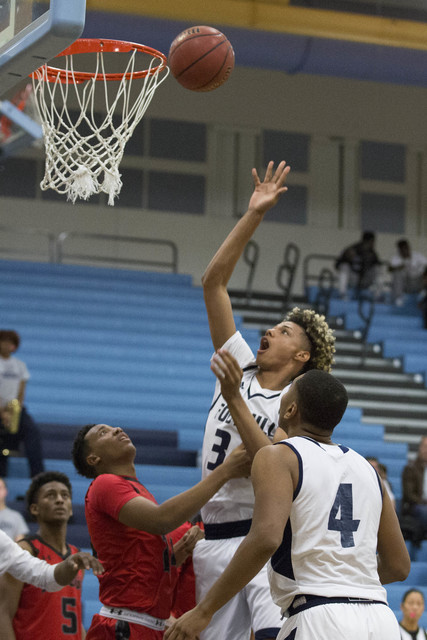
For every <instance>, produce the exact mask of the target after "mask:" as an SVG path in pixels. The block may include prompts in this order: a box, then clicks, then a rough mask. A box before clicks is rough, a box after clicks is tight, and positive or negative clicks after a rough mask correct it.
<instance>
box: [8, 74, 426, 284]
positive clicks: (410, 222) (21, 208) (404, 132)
mask: <svg viewBox="0 0 427 640" xmlns="http://www.w3.org/2000/svg"><path fill="white" fill-rule="evenodd" d="M426 107H427V90H425V89H420V88H413V87H400V86H397V85H387V84H375V83H372V82H362V81H352V80H340V79H334V78H327V77H321V76H308V75H295V76H289V75H285V74H283V73H280V72H276V71H263V70H256V69H247V68H239V67H238V68H236V69H235V70H234V72H233V75H232V77H231V78H230V80H229V81H228V83H227V84H225V85H224V86H223V87H221V88H220V89H218V90H216V91H214V92H212V93H208V94H198V93H193V92H190V91H186V90H184V89H182V88H181V87H180V86H179V85H177V83H176V82H175V80H174V79H172V78H168V80H167V81H166V82H165V83H164V84H163V85H162V86H161V87H159V89H158V90H157V93H156V95H155V97H154V99H153V102H152V103H151V105H150V107H149V109H148V112H147V116H146V117H147V118H161V119H166V120H184V121H189V122H191V121H193V122H198V123H206V124H207V132H208V133H207V139H208V144H207V157H206V161H205V162H201V163H200V162H199V163H192V162H183V163H177V161H173V160H170V159H156V160H155V161H153V160H152V159H149V158H147V157H140V158H136V157H133V156H125V158H124V160H123V167H128V168H134V169H138V168H140V169H142V170H144V171H147V170H148V169H149V168H150V167H152V166H155V167H156V168H157V169H158V170H160V171H161V170H164V171H170V172H174V171H178V172H179V171H183V172H184V173H188V174H198V173H201V174H203V175H204V176H205V177H206V207H205V213H204V214H203V215H194V214H191V215H188V214H185V213H177V212H173V211H150V210H149V209H147V208H143V209H137V208H130V207H123V206H122V207H121V206H120V199H119V200H118V201H117V203H116V205H115V206H114V207H108V206H107V205H106V204H105V205H104V204H102V205H98V204H87V203H84V204H75V205H72V204H70V203H67V202H65V201H63V200H62V199H55V200H54V201H49V200H44V199H42V197H41V193H40V192H39V189H38V188H37V190H36V193H35V197H34V198H20V197H4V193H5V191H4V187H3V189H2V190H0V206H1V224H3V225H13V226H20V227H21V228H29V227H42V228H47V229H50V230H52V231H53V232H55V233H56V232H60V231H64V230H74V231H86V232H91V233H107V234H125V235H134V236H143V237H150V238H167V239H171V240H174V241H175V242H176V243H177V245H178V248H179V270H180V272H182V273H189V274H191V275H192V276H193V277H194V282H195V283H196V284H198V283H199V282H200V276H201V274H202V273H203V270H204V268H205V266H206V264H207V262H208V260H209V259H210V257H211V256H212V255H213V253H214V251H215V250H216V248H217V246H218V245H219V244H220V242H221V241H222V239H223V238H224V237H225V235H226V233H227V232H228V231H229V230H230V229H231V228H232V226H233V224H234V223H235V221H236V216H237V215H238V214H239V213H242V212H243V211H244V210H245V206H246V203H247V200H248V198H249V196H250V193H251V190H252V183H251V175H250V170H251V167H252V166H257V167H258V168H259V169H260V170H262V165H263V157H262V150H261V151H260V140H262V131H264V130H273V131H274V130H277V131H286V132H288V133H299V134H305V135H307V136H309V137H310V151H309V165H308V170H307V171H296V172H294V173H291V177H290V179H289V187H290V191H289V194H290V193H291V190H292V185H295V186H302V187H304V189H305V190H306V193H307V202H306V223H305V224H289V223H286V215H287V212H286V197H287V196H286V195H285V196H284V198H283V200H284V205H283V208H281V209H280V211H283V219H284V222H267V221H264V223H263V225H262V226H261V227H260V228H259V229H258V231H257V233H256V235H255V240H256V241H257V242H258V243H259V245H260V263H259V268H258V271H257V274H256V280H255V283H254V287H255V289H258V290H259V289H265V290H267V291H275V290H276V284H275V272H276V269H277V266H278V264H279V263H280V261H281V259H282V256H283V251H284V247H285V245H286V243H287V242H289V241H292V242H295V243H296V244H297V245H298V246H299V247H300V249H301V252H302V257H304V256H305V255H307V254H310V253H327V254H337V253H338V252H339V251H340V249H341V248H342V247H343V246H345V245H347V244H349V243H351V242H353V241H355V240H357V239H358V238H359V235H360V231H361V229H362V228H365V229H366V228H369V226H370V225H369V218H368V219H367V215H370V214H369V210H366V209H365V211H362V210H361V204H360V203H361V202H365V201H366V200H368V201H370V195H372V194H373V195H374V196H375V195H378V194H379V195H380V198H379V200H380V202H381V197H383V196H384V197H385V198H386V199H385V200H384V202H386V203H387V202H388V201H387V197H391V201H390V202H392V201H393V202H394V201H396V202H404V207H405V210H404V211H402V212H400V213H399V211H398V212H397V214H396V216H397V217H396V216H395V217H390V224H388V219H387V215H388V213H387V210H384V211H381V210H378V212H376V213H375V219H373V220H372V227H371V228H373V229H374V230H375V229H378V230H380V231H379V233H378V242H377V248H378V252H379V254H380V256H381V257H382V258H384V259H387V258H389V257H390V255H391V254H392V253H393V250H394V243H395V241H396V239H397V238H399V237H400V236H401V235H405V236H406V237H408V238H409V239H410V241H411V242H412V245H413V248H414V249H416V250H419V251H422V252H423V253H427V247H426V234H427V213H426V212H427V200H426V187H427V172H426V166H427V163H426V155H425V154H426V144H425V141H426V140H427V122H426V116H425V114H426V111H427V109H426ZM140 126H142V125H140ZM361 141H368V142H370V141H371V142H377V143H387V145H389V144H392V145H397V148H398V150H399V149H400V150H402V149H403V155H402V154H401V156H400V162H401V164H402V162H403V167H404V170H403V175H402V176H401V177H400V178H399V177H398V179H397V180H394V179H390V178H389V179H387V176H388V175H389V176H391V178H392V177H393V175H394V174H393V171H394V169H395V166H394V165H393V159H391V161H390V162H391V164H390V167H389V169H390V170H389V171H388V172H387V171H386V172H385V175H382V174H381V172H380V175H379V176H377V175H375V170H376V168H377V167H378V166H379V165H380V164H381V162H379V163H378V162H376V159H375V157H373V158H372V159H371V162H370V163H368V165H367V166H368V169H367V170H366V171H367V172H368V177H367V176H366V175H363V176H362V175H361V165H360V153H361V152H360V149H361V148H362V147H361ZM387 145H386V147H387V148H388V146H387ZM362 146H363V145H362ZM380 146H381V145H380ZM391 148H392V150H393V147H391ZM23 156H24V157H28V158H35V159H37V158H41V157H42V153H41V151H38V150H36V149H31V150H27V151H25V152H24V153H23ZM283 157H284V159H286V160H287V161H288V162H289V164H290V165H291V166H292V163H293V158H292V157H286V150H285V149H284V153H283ZM397 164H399V158H398V159H397ZM40 167H41V161H40ZM40 171H41V169H40ZM366 171H365V174H366ZM369 171H371V172H373V173H372V176H371V177H369ZM39 177H40V176H39ZM0 182H1V176H0ZM0 189H1V186H0ZM396 198H397V200H396ZM171 199H172V200H173V194H171ZM399 199H400V200H399ZM374 201H375V198H374ZM367 211H368V212H367ZM288 215H289V214H288ZM399 216H400V217H399ZM4 239H5V238H4ZM6 239H7V244H8V245H9V246H14V247H16V248H17V249H18V250H19V248H20V247H22V253H21V257H23V258H25V256H26V255H28V253H27V251H29V250H30V249H31V243H32V242H33V243H35V244H38V245H39V244H40V241H39V240H37V238H34V239H33V240H28V238H27V239H26V240H25V246H24V245H23V240H22V238H19V237H18V236H16V235H14V234H8V235H7V237H6ZM1 246H4V241H3V242H2V243H1ZM122 250H123V249H122ZM117 251H118V253H117V255H119V254H120V250H119V249H118V250H117ZM125 251H126V250H125ZM0 256H1V257H8V256H7V255H6V254H1V253H0ZM246 275H247V268H246V267H245V265H244V264H239V266H238V268H237V269H236V272H235V274H234V276H233V279H232V282H231V285H232V286H234V287H240V286H243V285H244V283H245V280H246ZM301 286H302V283H301V267H300V269H299V273H298V278H297V283H296V287H297V290H301Z"/></svg>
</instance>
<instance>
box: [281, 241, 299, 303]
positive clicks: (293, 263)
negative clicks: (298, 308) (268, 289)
mask: <svg viewBox="0 0 427 640" xmlns="http://www.w3.org/2000/svg"><path fill="white" fill-rule="evenodd" d="M300 253H301V252H300V250H299V247H298V246H297V245H296V244H294V243H293V242H289V243H288V244H287V245H286V247H285V253H284V256H283V262H282V263H281V264H279V266H278V269H277V273H276V282H277V286H278V287H279V289H282V291H283V302H282V311H283V312H285V311H287V309H288V305H289V302H290V300H291V294H292V287H293V284H294V278H295V272H296V270H297V267H298V264H299V259H300Z"/></svg>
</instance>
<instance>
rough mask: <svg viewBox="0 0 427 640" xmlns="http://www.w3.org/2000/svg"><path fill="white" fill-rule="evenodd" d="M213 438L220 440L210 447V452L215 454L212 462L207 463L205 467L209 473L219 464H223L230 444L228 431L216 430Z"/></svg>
mask: <svg viewBox="0 0 427 640" xmlns="http://www.w3.org/2000/svg"><path fill="white" fill-rule="evenodd" d="M215 437H217V438H219V439H220V442H218V443H215V444H214V446H213V447H212V451H213V452H214V453H216V454H217V457H216V460H215V461H214V462H208V464H207V465H206V466H207V468H208V469H209V471H212V470H213V469H216V467H218V466H219V465H220V464H222V463H223V462H224V458H225V454H226V453H227V449H228V445H229V444H230V440H231V436H230V434H229V433H228V431H224V430H223V429H217V430H216V431H215Z"/></svg>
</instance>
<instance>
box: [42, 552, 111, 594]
mask: <svg viewBox="0 0 427 640" xmlns="http://www.w3.org/2000/svg"><path fill="white" fill-rule="evenodd" d="M80 569H82V570H85V569H92V571H93V573H94V574H95V575H96V576H99V575H100V574H101V573H104V567H103V566H102V564H101V563H100V562H99V560H97V559H96V558H95V557H94V556H92V555H91V554H90V553H86V552H85V551H79V552H77V553H73V555H71V556H68V558H66V559H65V560H63V562H59V563H58V564H57V565H56V566H55V572H54V576H55V580H56V582H57V583H58V584H60V585H62V586H63V587H64V586H65V585H67V584H70V582H72V581H73V580H74V578H75V577H76V575H77V573H78V572H79V571H80Z"/></svg>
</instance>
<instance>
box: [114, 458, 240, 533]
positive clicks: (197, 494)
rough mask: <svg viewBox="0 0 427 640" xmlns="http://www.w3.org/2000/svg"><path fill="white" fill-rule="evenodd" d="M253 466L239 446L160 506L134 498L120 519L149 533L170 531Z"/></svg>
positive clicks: (126, 505) (128, 503)
mask: <svg viewBox="0 0 427 640" xmlns="http://www.w3.org/2000/svg"><path fill="white" fill-rule="evenodd" d="M250 469H251V465H250V460H249V456H248V454H247V453H246V451H245V450H244V448H243V446H240V447H237V448H236V449H234V451H232V452H231V454H230V455H229V456H228V457H227V458H226V459H225V461H224V462H223V463H222V464H220V465H219V466H218V467H217V468H216V469H214V470H213V471H212V473H210V474H209V475H208V476H207V477H206V478H204V479H203V480H202V481H201V482H199V483H198V484H196V485H195V486H194V487H191V489H188V491H184V492H183V493H180V494H178V495H177V496H174V497H173V498H169V500H166V501H165V502H163V503H162V504H160V505H158V504H155V503H154V502H151V501H150V500H147V499H146V498H143V497H142V496H138V497H137V498H132V499H131V500H129V502H127V503H126V504H125V505H124V506H123V507H122V508H121V510H120V513H119V521H120V522H121V523H122V524H125V525H126V526H128V527H133V528H134V529H139V530H140V531H147V532H148V533H154V534H159V535H161V534H165V533H169V532H170V531H172V530H173V529H176V528H177V527H179V525H181V524H182V523H183V522H185V521H186V520H190V519H191V518H192V517H193V516H194V515H195V514H196V513H197V512H198V511H200V509H201V508H202V507H203V505H204V504H206V502H208V500H210V499H211V498H212V496H213V495H215V493H216V492H217V491H218V490H219V489H220V488H221V487H222V486H223V485H224V484H225V483H226V482H228V480H230V479H231V478H241V477H244V476H249V474H250Z"/></svg>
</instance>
